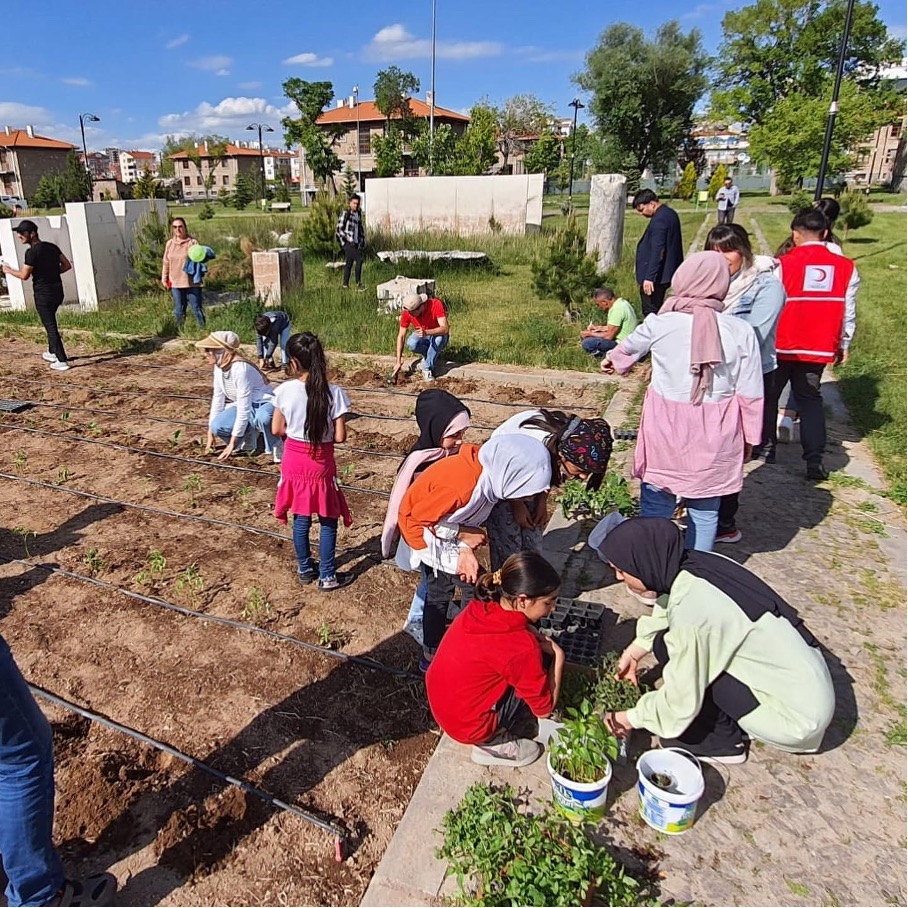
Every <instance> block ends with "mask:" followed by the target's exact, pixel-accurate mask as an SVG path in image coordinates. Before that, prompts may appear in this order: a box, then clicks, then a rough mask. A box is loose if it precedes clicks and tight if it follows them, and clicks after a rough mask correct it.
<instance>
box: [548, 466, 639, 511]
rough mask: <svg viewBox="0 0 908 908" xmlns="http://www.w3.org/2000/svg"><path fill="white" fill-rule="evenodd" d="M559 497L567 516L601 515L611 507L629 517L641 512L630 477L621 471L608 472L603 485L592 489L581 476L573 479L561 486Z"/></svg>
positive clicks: (612, 509)
mask: <svg viewBox="0 0 908 908" xmlns="http://www.w3.org/2000/svg"><path fill="white" fill-rule="evenodd" d="M559 501H560V502H561V512H562V514H564V516H565V518H570V517H593V518H600V517H604V516H605V515H606V514H608V513H609V512H610V511H618V512H619V513H620V514H623V515H624V516H625V517H630V516H632V515H633V514H635V513H636V512H637V507H638V505H637V500H636V499H635V498H634V497H633V495H631V492H630V489H629V488H628V485H627V480H626V479H625V478H624V477H623V476H621V475H619V474H618V473H609V474H607V475H606V477H605V479H604V480H603V482H602V485H601V486H600V487H599V488H598V489H595V490H591V489H588V488H587V487H586V483H585V482H583V481H582V480H580V479H569V480H568V481H567V482H566V483H565V484H564V485H563V486H562V487H561V495H560V496H559Z"/></svg>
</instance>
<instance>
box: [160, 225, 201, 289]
mask: <svg viewBox="0 0 908 908" xmlns="http://www.w3.org/2000/svg"><path fill="white" fill-rule="evenodd" d="M197 242H198V240H196V239H195V238H194V237H191V236H188V237H186V239H185V240H175V239H174V238H173V237H171V238H170V239H169V240H168V241H167V245H166V246H165V247H164V260H163V262H162V263H161V280H162V281H163V282H164V283H167V281H170V286H171V287H176V288H178V289H181V290H183V289H185V288H186V287H193V286H195V285H194V284H193V283H192V278H191V277H190V276H189V275H188V274H187V273H186V272H185V271H184V270H183V266H184V265H185V264H186V262H187V261H188V259H189V247H190V246H194V245H195V244H196V243H197Z"/></svg>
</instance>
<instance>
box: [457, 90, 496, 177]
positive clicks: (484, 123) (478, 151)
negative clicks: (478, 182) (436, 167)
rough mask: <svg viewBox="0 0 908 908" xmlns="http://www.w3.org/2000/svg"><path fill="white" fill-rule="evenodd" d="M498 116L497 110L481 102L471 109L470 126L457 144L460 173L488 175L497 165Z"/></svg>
mask: <svg viewBox="0 0 908 908" xmlns="http://www.w3.org/2000/svg"><path fill="white" fill-rule="evenodd" d="M496 123H497V116H496V111H495V108H494V107H492V106H491V105H490V104H488V103H486V102H484V101H480V102H478V103H476V104H474V105H473V106H472V107H471V108H470V125H469V126H468V127H467V128H466V131H465V132H464V134H463V135H462V136H461V138H460V141H459V142H458V143H457V149H458V170H457V172H458V173H461V174H465V175H467V176H471V175H476V176H478V175H479V174H483V173H487V172H488V171H489V170H491V169H492V165H493V164H494V163H495V158H496V151H497V150H498V145H497V142H496V131H497V126H496Z"/></svg>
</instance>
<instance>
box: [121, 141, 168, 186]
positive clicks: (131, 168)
mask: <svg viewBox="0 0 908 908" xmlns="http://www.w3.org/2000/svg"><path fill="white" fill-rule="evenodd" d="M118 161H119V166H120V179H121V180H122V181H123V182H124V183H135V182H136V181H137V180H138V179H139V177H141V176H142V174H143V173H144V172H145V171H146V170H147V171H148V172H149V173H150V174H151V175H152V176H153V177H156V176H158V175H159V174H160V169H161V168H160V166H159V164H158V158H157V155H155V154H154V152H151V151H123V150H122V149H120V151H119V154H118Z"/></svg>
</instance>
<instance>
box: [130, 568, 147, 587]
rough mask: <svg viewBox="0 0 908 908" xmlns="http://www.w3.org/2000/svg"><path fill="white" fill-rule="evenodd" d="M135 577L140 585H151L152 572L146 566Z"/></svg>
mask: <svg viewBox="0 0 908 908" xmlns="http://www.w3.org/2000/svg"><path fill="white" fill-rule="evenodd" d="M133 579H134V580H135V582H136V583H138V584H139V586H151V574H149V573H148V571H146V570H145V569H144V568H143V569H142V570H141V571H139V573H138V574H136V576H135V577H134V578H133Z"/></svg>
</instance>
